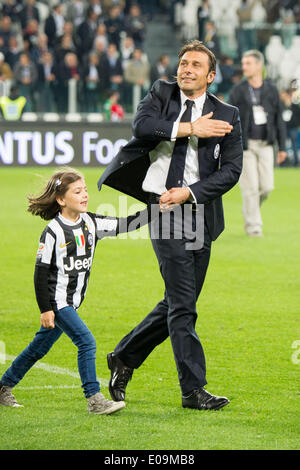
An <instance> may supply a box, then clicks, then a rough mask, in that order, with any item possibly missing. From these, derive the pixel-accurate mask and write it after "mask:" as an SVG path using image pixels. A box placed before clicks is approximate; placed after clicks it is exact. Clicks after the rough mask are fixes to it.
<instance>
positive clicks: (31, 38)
mask: <svg viewBox="0 0 300 470" xmlns="http://www.w3.org/2000/svg"><path fill="white" fill-rule="evenodd" d="M38 37H39V24H38V22H37V20H34V19H32V20H29V21H28V22H27V25H26V28H25V29H24V31H23V41H24V43H25V42H26V43H27V44H28V49H27V50H28V52H29V54H30V57H31V59H32V60H33V61H34V62H35V63H36V62H37V60H38V56H39V53H38ZM46 37H47V36H46Z"/></svg>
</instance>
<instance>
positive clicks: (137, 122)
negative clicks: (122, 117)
mask: <svg viewBox="0 0 300 470" xmlns="http://www.w3.org/2000/svg"><path fill="white" fill-rule="evenodd" d="M162 109H163V101H162V97H161V95H160V81H159V80H158V81H157V82H155V83H154V84H153V86H152V88H151V90H150V91H149V93H148V94H147V95H146V96H145V98H144V99H142V101H141V102H140V104H139V106H138V109H137V112H136V115H135V118H134V121H133V125H132V127H133V134H134V136H135V137H136V138H137V139H146V140H158V139H160V140H170V139H171V135H172V129H173V124H174V121H166V120H165V119H161V114H162Z"/></svg>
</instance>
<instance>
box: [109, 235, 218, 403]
mask: <svg viewBox="0 0 300 470" xmlns="http://www.w3.org/2000/svg"><path fill="white" fill-rule="evenodd" d="M151 241H152V245H153V248H154V251H155V254H156V256H157V259H158V263H159V267H160V271H161V274H162V277H163V279H164V282H165V297H164V299H163V300H161V301H160V302H159V303H158V304H157V305H156V307H155V308H154V309H153V310H152V312H150V313H149V314H148V315H147V316H146V318H144V320H142V321H141V323H140V324H139V325H137V326H136V327H135V328H134V329H133V330H132V331H131V332H130V333H129V334H127V335H126V336H125V337H124V338H123V339H122V340H121V341H120V343H119V344H118V345H117V346H116V348H115V351H114V352H115V354H116V355H117V356H118V357H119V358H120V359H121V360H122V361H123V362H124V363H125V364H126V365H127V366H129V367H132V368H138V367H139V366H140V365H141V364H142V363H143V362H144V360H145V359H146V358H147V356H148V355H149V354H150V353H151V351H152V350H153V349H154V348H155V346H157V345H158V344H160V343H162V342H163V341H164V340H165V339H166V338H167V337H168V336H170V339H171V344H172V348H173V353H174V358H175V362H176V367H177V372H178V377H179V382H180V387H181V391H182V393H183V394H186V393H189V392H190V391H192V390H194V389H196V388H199V387H203V386H204V385H205V384H206V383H207V382H206V377H205V372H206V368H205V356H204V351H203V348H202V345H201V343H200V340H199V338H198V336H197V333H196V331H195V324H196V319H197V312H196V301H197V299H198V296H199V294H200V292H201V289H202V286H203V283H204V279H205V275H206V271H207V267H208V263H209V258H210V249H211V239H210V237H209V234H208V231H207V229H206V227H205V230H204V245H203V247H202V248H201V249H196V250H187V249H186V242H187V240H186V239H185V238H182V239H161V238H159V239H153V238H152V239H151ZM158 367H159V366H158Z"/></svg>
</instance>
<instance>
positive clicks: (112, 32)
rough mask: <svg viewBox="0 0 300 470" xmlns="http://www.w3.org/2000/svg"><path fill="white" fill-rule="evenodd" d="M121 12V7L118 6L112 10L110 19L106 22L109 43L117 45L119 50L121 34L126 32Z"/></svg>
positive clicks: (109, 15)
mask: <svg viewBox="0 0 300 470" xmlns="http://www.w3.org/2000/svg"><path fill="white" fill-rule="evenodd" d="M121 12H122V9H121V7H120V5H118V4H116V5H114V6H112V7H111V8H110V10H109V14H108V17H107V18H106V20H105V25H106V30H107V37H108V41H109V43H113V44H115V45H116V47H117V49H119V47H120V41H121V36H120V34H121V32H122V31H123V30H124V24H123V20H122V18H121Z"/></svg>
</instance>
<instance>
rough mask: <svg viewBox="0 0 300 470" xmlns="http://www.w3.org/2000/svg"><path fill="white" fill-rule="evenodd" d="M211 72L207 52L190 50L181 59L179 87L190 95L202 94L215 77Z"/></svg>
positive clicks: (178, 73)
mask: <svg viewBox="0 0 300 470" xmlns="http://www.w3.org/2000/svg"><path fill="white" fill-rule="evenodd" d="M215 75H216V73H215V72H209V57H208V55H207V54H205V52H198V51H188V52H186V53H185V54H184V55H183V56H182V57H181V59H180V62H179V65H178V69H177V83H178V86H179V88H180V89H181V90H182V91H183V93H185V94H186V95H188V96H194V97H197V96H200V95H201V94H203V93H204V92H205V90H206V89H207V86H208V85H209V84H211V83H212V82H213V80H214V78H215Z"/></svg>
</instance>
